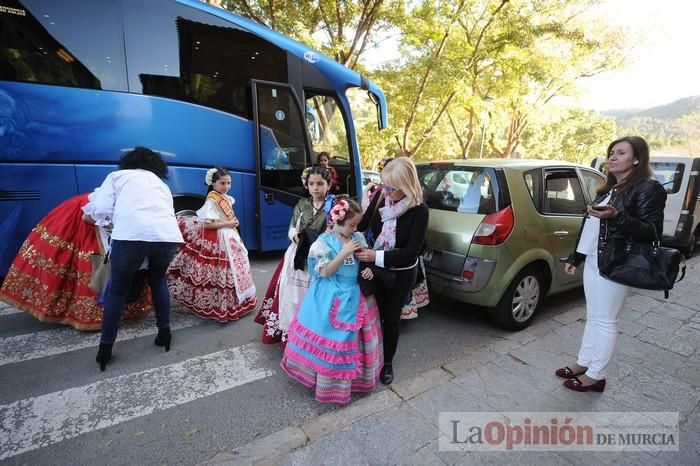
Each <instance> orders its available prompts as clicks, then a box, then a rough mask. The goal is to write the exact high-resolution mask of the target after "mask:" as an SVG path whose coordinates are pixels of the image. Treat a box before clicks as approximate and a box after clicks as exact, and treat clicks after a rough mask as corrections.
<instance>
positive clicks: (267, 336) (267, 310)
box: [255, 258, 287, 345]
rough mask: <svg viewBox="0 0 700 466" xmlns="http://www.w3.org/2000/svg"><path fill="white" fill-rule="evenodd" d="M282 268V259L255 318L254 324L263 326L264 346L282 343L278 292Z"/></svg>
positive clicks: (285, 333)
mask: <svg viewBox="0 0 700 466" xmlns="http://www.w3.org/2000/svg"><path fill="white" fill-rule="evenodd" d="M283 267H284V258H283V259H282V260H281V261H280V262H279V264H278V265H277V268H276V269H275V273H273V274H272V278H271V279H270V284H269V285H267V291H266V292H265V297H264V298H263V301H262V306H260V310H259V311H258V314H257V315H256V316H255V322H256V323H258V324H260V325H262V326H263V332H262V342H263V343H265V344H266V345H274V344H276V343H281V342H282V336H283V335H282V331H281V330H280V327H279V324H280V318H279V298H278V296H277V292H278V291H279V279H280V272H281V271H282V268H283ZM284 339H285V341H286V340H287V332H284Z"/></svg>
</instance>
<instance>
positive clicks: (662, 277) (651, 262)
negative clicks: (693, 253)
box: [600, 238, 685, 298]
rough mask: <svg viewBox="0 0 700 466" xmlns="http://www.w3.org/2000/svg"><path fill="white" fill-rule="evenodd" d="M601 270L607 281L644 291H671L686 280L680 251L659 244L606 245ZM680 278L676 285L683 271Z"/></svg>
mask: <svg viewBox="0 0 700 466" xmlns="http://www.w3.org/2000/svg"><path fill="white" fill-rule="evenodd" d="M602 255H603V257H605V258H606V260H605V261H602V262H604V263H603V264H602V266H601V268H600V274H601V275H602V276H604V277H605V278H607V279H609V280H612V281H614V282H616V283H620V284H622V285H627V286H631V287H633V288H641V289H643V290H663V291H664V296H665V297H666V298H668V290H670V289H672V288H673V285H674V284H675V283H677V281H681V280H683V277H685V261H684V260H683V256H682V255H681V253H680V251H678V250H677V249H673V248H668V247H664V246H661V243H660V242H659V241H654V242H653V243H651V244H649V243H640V242H638V241H633V240H632V239H629V238H613V239H610V240H606V241H605V243H604V244H603V251H602ZM681 263H682V274H681V278H680V279H678V280H677V281H676V278H677V277H678V272H679V271H680V270H681Z"/></svg>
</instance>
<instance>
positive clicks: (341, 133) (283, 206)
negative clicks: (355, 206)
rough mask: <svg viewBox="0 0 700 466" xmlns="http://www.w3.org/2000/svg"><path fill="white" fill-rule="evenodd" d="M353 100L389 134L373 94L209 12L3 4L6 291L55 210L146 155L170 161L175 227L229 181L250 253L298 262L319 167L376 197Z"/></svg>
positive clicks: (351, 189) (145, 4) (315, 59)
mask: <svg viewBox="0 0 700 466" xmlns="http://www.w3.org/2000/svg"><path fill="white" fill-rule="evenodd" d="M348 94H351V95H352V96H353V97H352V99H353V100H357V99H358V98H361V99H363V100H365V101H366V102H367V103H368V104H369V105H371V108H372V109H373V110H372V111H373V112H374V111H376V113H377V122H378V129H383V128H384V127H386V100H385V97H384V94H383V93H382V91H381V90H380V89H379V88H378V87H377V86H376V85H375V84H374V83H372V82H371V81H369V80H368V79H366V78H364V77H363V76H361V75H359V74H358V73H356V72H354V71H351V70H349V69H347V68H346V67H344V66H342V65H340V64H338V63H336V62H335V61H333V60H330V59H329V58H327V57H325V56H322V55H320V54H319V53H317V52H316V51H314V50H312V49H310V48H309V47H307V46H305V45H303V44H301V43H299V42H296V41H294V40H292V39H290V38H288V37H285V36H283V35H281V34H279V33H276V32H274V31H272V30H270V29H268V28H266V27H264V26H262V25H260V24H258V23H255V22H253V21H250V20H247V19H244V18H241V17H239V16H236V15H233V14H230V13H228V12H226V11H224V10H222V9H219V8H215V7H212V6H210V5H207V4H205V3H203V2H200V1H196V0H61V1H56V0H0V277H1V276H4V275H5V274H6V272H7V270H8V268H9V265H10V263H11V261H12V259H13V258H14V255H15V254H16V252H17V251H18V250H19V247H20V246H21V243H22V241H23V240H24V238H25V237H26V236H27V234H28V233H29V231H30V230H31V229H32V228H33V227H34V225H35V224H36V223H37V222H38V221H39V220H40V219H41V218H42V217H43V216H44V215H45V214H46V213H47V212H48V211H49V210H51V209H52V208H53V207H55V206H56V205H58V204H59V203H60V202H62V201H63V200H65V199H67V198H69V197H71V196H73V195H75V194H78V193H84V192H89V191H91V190H92V189H94V188H95V187H96V186H98V185H99V184H100V183H101V182H102V180H103V179H104V177H105V176H106V175H107V173H109V172H110V171H113V170H115V169H116V166H117V163H118V160H119V158H120V157H121V155H122V154H123V153H125V152H126V151H128V150H129V149H131V148H133V147H135V146H146V147H149V148H151V149H153V150H156V151H159V152H160V153H161V154H163V156H164V157H165V159H166V160H167V162H168V164H169V165H170V177H169V180H168V184H169V186H170V189H171V191H172V192H173V196H174V204H175V210H176V211H184V210H191V209H196V208H198V207H199V206H201V204H202V202H203V199H204V195H205V191H206V189H205V188H206V187H205V186H204V181H203V180H204V175H205V173H206V170H207V169H209V168H211V167H212V166H214V165H221V166H224V167H227V168H228V169H229V170H230V171H231V174H232V179H233V186H232V189H231V195H232V196H234V197H235V198H236V200H237V202H236V205H235V208H236V213H237V215H238V217H239V218H240V220H241V234H242V237H243V240H244V241H245V244H246V246H247V247H248V248H250V249H252V250H259V251H270V250H277V249H283V248H285V247H286V245H287V243H288V239H287V226H288V221H289V218H290V217H291V211H292V209H293V206H294V205H295V204H296V202H297V201H298V200H299V198H300V196H302V195H304V190H303V188H302V186H301V181H300V177H301V172H302V170H303V169H304V167H306V166H309V165H311V164H312V163H313V162H315V154H317V153H318V152H321V151H328V152H330V153H331V154H332V156H333V157H332V164H333V165H334V167H335V168H336V170H337V171H338V173H339V175H340V185H341V186H340V188H341V191H342V192H344V193H347V194H348V195H350V196H357V195H358V194H361V192H362V187H361V175H360V173H361V167H360V163H359V161H360V157H359V149H358V145H357V137H356V132H355V125H354V122H353V117H352V111H351V105H350V104H351V99H349V98H348Z"/></svg>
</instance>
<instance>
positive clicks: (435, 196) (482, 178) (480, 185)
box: [418, 165, 497, 214]
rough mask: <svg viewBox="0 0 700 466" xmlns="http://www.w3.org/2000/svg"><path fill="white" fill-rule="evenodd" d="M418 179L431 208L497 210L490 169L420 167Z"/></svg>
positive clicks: (463, 210) (478, 210) (457, 210)
mask: <svg viewBox="0 0 700 466" xmlns="http://www.w3.org/2000/svg"><path fill="white" fill-rule="evenodd" d="M418 178H419V180H420V182H421V185H422V186H423V195H424V197H425V202H426V204H427V205H428V207H430V208H432V209H440V210H448V211H452V212H464V213H472V214H491V213H494V212H496V210H497V202H496V196H495V195H494V185H493V183H494V177H493V170H490V169H484V168H475V167H455V166H440V165H437V166H434V165H428V166H420V167H419V170H418Z"/></svg>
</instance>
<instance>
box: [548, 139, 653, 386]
mask: <svg viewBox="0 0 700 466" xmlns="http://www.w3.org/2000/svg"><path fill="white" fill-rule="evenodd" d="M607 163H608V179H607V181H606V183H605V184H604V185H603V186H601V187H600V188H598V190H597V193H598V197H597V198H596V200H595V202H594V204H593V206H588V208H587V211H588V215H587V217H586V218H585V219H584V221H583V225H582V228H581V231H580V232H579V237H578V239H577V241H576V247H575V248H574V252H573V253H572V254H571V256H570V257H569V259H568V261H567V263H566V265H565V267H564V270H565V271H566V273H569V274H573V273H574V272H575V271H576V267H577V266H578V265H579V264H580V263H581V262H582V261H584V260H585V259H588V260H586V261H585V268H584V271H583V287H584V292H585V295H586V327H585V329H584V331H583V339H582V342H581V348H580V350H579V353H578V360H577V362H576V364H572V365H570V366H567V367H562V368H561V369H557V371H556V374H557V375H558V376H559V377H562V378H566V379H569V380H567V381H565V382H564V386H565V387H567V388H570V389H572V390H576V391H579V392H585V391H589V390H594V391H599V392H602V391H603V390H604V389H605V370H606V368H607V365H608V363H609V362H610V359H611V358H612V354H613V351H614V349H615V339H616V337H617V316H618V314H619V312H620V309H621V308H622V305H623V304H624V301H625V297H626V296H627V292H628V291H629V288H628V287H627V286H625V285H621V284H619V283H615V282H613V281H610V280H608V279H607V278H605V277H603V276H601V274H600V271H599V268H604V267H603V266H604V265H605V264H607V263H609V261H611V260H613V259H614V258H615V255H616V253H618V251H613V252H612V253H608V254H606V255H603V254H602V253H603V247H604V244H605V241H606V240H612V239H616V238H623V239H633V240H634V241H638V242H647V243H651V242H653V241H655V240H658V239H660V237H661V232H662V228H663V219H664V206H665V204H666V191H665V190H664V188H663V186H661V184H660V183H659V182H658V181H657V180H656V179H655V178H654V177H653V176H652V171H651V167H650V165H649V146H647V143H646V141H644V139H642V138H640V137H638V136H627V137H624V138H620V139H618V140H616V141H613V142H612V143H610V145H609V146H608V162H607ZM610 256H612V257H610Z"/></svg>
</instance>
